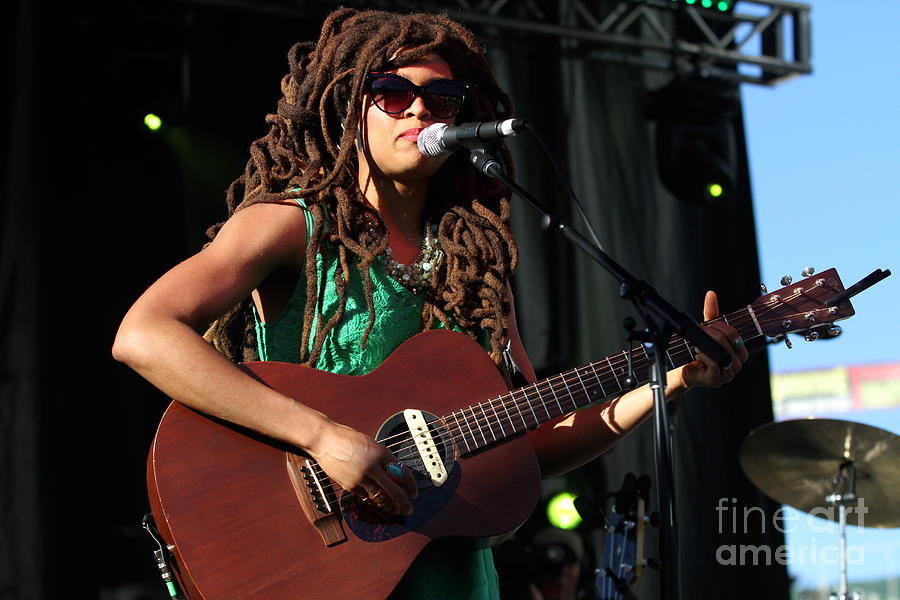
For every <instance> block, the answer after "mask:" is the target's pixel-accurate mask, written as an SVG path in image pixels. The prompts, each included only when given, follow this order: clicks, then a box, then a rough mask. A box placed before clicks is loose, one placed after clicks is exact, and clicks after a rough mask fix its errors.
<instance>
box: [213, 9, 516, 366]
mask: <svg viewBox="0 0 900 600" xmlns="http://www.w3.org/2000/svg"><path fill="white" fill-rule="evenodd" d="M429 55H438V56H440V57H441V58H443V59H444V60H445V61H446V62H447V63H448V64H450V65H451V67H452V69H453V71H454V76H455V77H456V78H458V79H462V80H465V81H468V82H470V83H474V84H475V87H474V93H472V94H471V95H470V96H468V97H467V99H466V103H465V106H464V107H463V110H462V111H461V112H460V114H459V117H458V119H459V121H460V122H462V121H472V120H479V121H484V120H494V119H502V118H505V117H508V116H509V115H510V114H511V113H512V102H511V101H510V99H509V97H508V96H507V95H506V94H505V93H504V92H503V91H502V90H501V89H500V88H499V86H498V85H497V82H496V81H495V79H494V77H493V74H492V73H491V71H490V68H489V67H488V64H487V61H486V59H485V55H484V50H483V48H482V47H481V46H480V44H479V43H478V42H477V40H476V39H475V37H474V36H473V34H472V33H471V32H470V31H469V30H468V29H466V28H464V27H463V26H461V25H460V24H458V23H456V22H455V21H452V20H451V19H449V18H447V17H446V16H443V15H434V14H409V15H402V14H396V13H390V12H384V11H375V10H366V11H357V10H354V9H347V8H341V9H338V10H336V11H335V12H333V13H331V15H329V17H328V18H327V19H326V21H325V23H324V24H323V26H322V31H321V35H320V37H319V39H318V41H317V42H316V43H315V44H311V43H298V44H295V45H294V46H293V47H292V48H291V49H290V51H289V52H288V63H289V66H290V71H289V73H288V74H287V75H285V76H284V77H283V79H282V81H281V91H282V98H281V100H280V101H279V102H278V109H277V112H276V113H275V114H270V115H267V116H266V122H267V123H269V124H270V125H271V127H270V129H269V132H268V134H266V135H265V136H264V137H262V138H260V139H258V140H256V141H254V142H253V143H252V145H251V146H250V158H249V160H248V161H247V165H246V167H245V169H244V173H243V175H242V176H241V177H239V178H238V179H236V180H235V181H234V182H232V184H231V185H230V186H229V188H228V192H227V204H228V215H229V217H230V216H231V215H232V214H234V212H235V211H237V210H240V209H242V208H244V207H247V206H249V205H251V204H255V203H259V202H266V203H286V202H293V200H294V199H297V198H304V199H305V202H306V205H307V207H308V208H309V210H311V212H312V215H313V217H314V223H315V225H314V226H313V230H312V231H311V232H310V234H309V235H310V237H309V244H308V246H307V250H306V266H305V270H306V288H307V289H306V292H307V296H306V297H307V303H306V312H305V315H304V323H303V330H302V331H303V333H302V339H301V341H300V356H299V362H300V363H301V364H307V365H315V364H316V361H317V360H318V358H319V355H320V353H321V350H322V344H323V342H324V340H325V336H326V335H327V334H328V332H329V331H331V330H332V329H333V328H334V327H335V325H336V324H337V323H338V322H339V321H340V319H341V317H342V316H343V313H344V309H345V306H346V292H347V284H348V282H349V280H350V268H351V264H352V262H354V261H355V262H356V267H357V269H358V270H359V271H360V273H361V275H362V280H363V284H364V289H365V295H366V300H367V303H368V307H369V323H368V327H367V329H366V331H365V333H364V335H363V338H362V346H363V348H364V347H365V343H366V340H367V338H368V335H369V333H370V332H371V330H372V327H373V324H374V320H375V313H374V306H373V300H372V294H373V284H372V280H371V276H370V273H369V266H370V265H371V263H372V261H374V260H375V259H376V257H377V256H378V255H379V254H381V253H382V252H383V251H384V249H385V248H386V246H387V239H386V236H383V237H382V238H381V239H380V241H378V242H375V243H374V245H373V244H372V243H369V242H368V241H367V238H366V236H365V233H364V231H363V227H362V226H361V225H360V223H361V218H360V216H361V214H362V213H363V211H364V210H366V209H365V206H364V204H363V202H362V201H361V200H360V197H359V194H358V187H359V186H358V182H357V167H356V163H355V160H356V157H355V145H354V144H355V138H356V130H357V128H356V124H358V123H360V122H361V120H362V117H363V113H362V111H363V106H362V102H360V101H359V99H360V98H362V96H363V92H364V86H365V80H366V74H367V73H369V72H373V71H380V70H384V69H386V68H397V67H401V66H404V65H408V64H410V63H413V62H414V61H416V60H419V59H422V58H425V57H426V56H429ZM499 152H500V155H501V157H502V159H503V161H504V162H505V163H506V164H507V166H508V168H509V169H511V168H512V162H511V160H510V156H509V153H508V151H507V149H506V147H505V146H504V145H502V144H500V145H499ZM426 217H429V218H432V219H434V220H439V226H438V234H437V235H438V238H439V240H440V245H441V249H442V250H443V251H444V253H445V256H446V259H445V260H444V261H443V263H442V264H441V266H440V267H439V268H438V270H437V271H436V272H435V273H434V275H433V279H432V281H433V282H434V285H433V288H432V290H431V291H430V292H429V293H428V295H427V296H426V299H425V303H424V308H423V311H422V328H423V330H424V329H429V328H431V326H432V324H433V323H434V322H435V320H439V321H440V322H441V323H443V324H444V326H449V325H450V323H451V322H455V323H456V324H458V325H459V327H461V328H462V329H463V331H465V332H466V333H467V334H469V335H470V336H472V337H475V336H477V335H478V334H479V333H480V332H481V331H485V332H489V334H490V346H491V350H490V355H491V358H492V359H493V360H494V362H495V363H497V364H500V363H501V357H502V351H503V349H504V348H505V346H506V344H507V341H508V335H507V315H508V313H509V307H508V303H507V302H506V288H505V282H506V280H507V277H508V276H509V275H510V273H511V272H512V271H513V269H515V266H516V263H517V261H518V248H517V246H516V243H515V241H514V239H513V237H512V233H511V231H510V229H509V196H508V195H507V194H506V193H504V192H503V191H502V189H501V188H500V186H499V185H498V184H497V183H496V182H494V181H493V180H488V179H487V178H485V177H481V176H479V175H478V174H477V173H476V172H475V170H474V169H473V168H472V167H471V166H469V164H468V163H467V161H466V157H465V156H463V155H460V154H457V155H453V156H451V157H450V158H449V159H447V161H446V163H445V164H444V165H443V166H442V167H441V169H440V170H439V171H438V172H437V173H436V174H435V175H434V176H433V177H432V179H431V184H430V187H429V196H428V202H427V206H426ZM326 220H327V222H329V223H331V224H332V227H329V228H326V227H324V224H325V222H326ZM222 225H223V223H219V224H217V225H214V226H213V227H210V229H209V231H208V232H207V234H208V236H209V237H210V239H213V238H214V237H215V235H216V234H217V233H218V231H219V229H220V228H221V227H222ZM326 240H327V241H328V242H330V245H326V244H323V241H326ZM329 246H330V247H331V248H332V249H333V250H336V252H337V253H338V259H339V268H338V269H336V270H335V275H334V283H335V286H336V290H337V293H338V296H339V302H338V310H337V311H336V312H335V314H334V315H332V317H331V318H330V319H328V321H327V322H326V323H324V324H320V325H318V326H317V327H316V329H317V332H316V335H315V338H314V340H313V341H312V348H311V349H310V340H309V338H310V335H311V331H312V326H313V323H314V322H315V320H316V317H317V315H316V312H317V310H319V309H320V307H319V302H318V298H319V294H320V292H321V290H322V289H323V285H324V282H321V281H318V280H317V271H316V255H317V254H319V253H322V254H326V253H327V252H328V247H329ZM251 306H252V303H251V301H250V299H247V300H245V301H244V302H242V303H241V304H240V305H238V306H236V307H234V308H233V309H232V310H231V311H229V313H227V314H226V315H224V316H223V317H222V318H220V319H219V320H218V321H216V323H214V324H213V326H212V327H211V328H210V330H209V332H207V336H206V337H207V339H208V340H210V341H211V342H212V343H213V344H214V345H215V347H216V348H217V349H219V351H221V352H222V353H224V354H225V355H226V356H228V357H229V358H230V359H232V360H239V359H243V360H252V359H255V358H256V339H255V332H254V327H253V318H252V312H251ZM319 318H322V317H321V316H320V317H319ZM236 338H237V339H236ZM238 340H240V341H238ZM241 349H242V350H243V351H242V352H240V350H241ZM239 354H240V355H241V356H239Z"/></svg>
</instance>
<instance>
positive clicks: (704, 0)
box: [672, 0, 736, 12]
mask: <svg viewBox="0 0 900 600" xmlns="http://www.w3.org/2000/svg"><path fill="white" fill-rule="evenodd" d="M735 1H736V0H699V4H700V6H702V7H703V8H710V9H711V8H713V7H715V8H716V9H718V10H719V12H729V11H730V10H731V9H732V8H734V3H735ZM672 2H673V3H675V4H677V3H682V4H686V5H688V6H694V5H695V4H698V0H672Z"/></svg>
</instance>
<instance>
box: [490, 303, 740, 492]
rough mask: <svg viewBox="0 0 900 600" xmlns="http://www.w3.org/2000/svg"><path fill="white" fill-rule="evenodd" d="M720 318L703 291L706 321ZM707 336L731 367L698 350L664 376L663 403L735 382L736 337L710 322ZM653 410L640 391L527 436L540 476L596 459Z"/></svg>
mask: <svg viewBox="0 0 900 600" xmlns="http://www.w3.org/2000/svg"><path fill="white" fill-rule="evenodd" d="M508 293H509V298H510V318H509V339H510V342H511V348H510V349H511V352H512V355H513V359H514V360H515V361H516V363H517V364H518V366H519V368H520V369H521V370H522V372H523V374H524V375H525V377H526V379H528V381H529V382H533V381H534V380H535V374H534V369H533V367H532V366H531V362H530V361H529V360H528V356H527V354H526V352H525V348H524V347H523V345H522V340H521V338H520V337H519V332H518V328H517V327H516V319H515V307H514V305H513V300H512V292H511V291H510V292H508ZM718 315H719V306H718V300H717V298H716V295H715V293H714V292H707V294H706V298H705V300H704V304H703V318H704V320H705V321H709V320H711V319H714V318H715V317H717V316H718ZM704 329H705V330H706V332H707V333H708V334H709V335H710V336H711V337H712V338H713V339H714V340H716V341H717V342H718V343H719V344H720V345H721V346H722V347H723V348H725V349H726V350H728V352H729V354H731V360H732V363H731V365H730V366H728V367H726V368H724V369H723V368H720V367H719V366H718V365H716V364H715V362H713V360H712V359H711V358H709V357H708V356H706V355H705V354H703V353H702V352H700V351H699V350H698V351H697V353H696V354H697V358H696V360H694V361H693V362H690V363H688V364H686V365H684V366H682V367H678V368H677V369H673V370H671V371H669V372H668V374H667V376H666V380H667V387H666V398H667V399H672V398H675V397H676V396H679V395H680V394H682V393H684V392H685V391H687V390H688V389H690V388H692V387H695V386H704V387H719V386H721V385H723V384H724V383H727V382H729V381H731V380H732V379H734V376H735V375H736V374H737V373H738V372H739V371H740V370H741V367H742V365H743V363H744V362H745V361H746V360H747V357H748V353H747V349H746V348H745V347H744V345H743V343H741V342H740V340H739V337H740V336H739V334H738V332H737V331H736V330H735V329H734V328H733V327H730V326H728V325H726V324H725V323H720V322H716V323H712V324H710V325H707V326H705V327H704ZM652 410H653V394H652V392H651V390H650V388H649V386H646V385H644V386H642V387H639V388H637V389H635V390H632V391H630V392H627V393H625V394H623V395H621V396H619V397H618V398H615V399H613V400H611V401H607V402H603V403H600V404H595V405H593V406H590V407H588V408H585V409H583V410H580V411H576V412H574V413H570V414H568V415H563V416H561V417H557V418H556V419H553V420H551V421H548V422H547V423H544V424H543V425H541V426H540V427H538V428H537V429H536V430H534V431H531V432H529V434H528V435H529V438H530V439H531V443H532V444H533V445H534V450H535V453H536V454H537V459H538V464H539V466H540V469H541V477H542V478H544V479H549V478H551V477H556V476H558V475H562V474H563V473H567V472H568V471H571V470H572V469H575V468H577V467H580V466H581V465H583V464H585V463H587V462H589V461H591V460H593V459H595V458H597V457H598V456H600V455H601V454H603V453H604V452H606V451H607V450H608V449H609V448H611V447H612V446H613V445H614V444H615V443H616V442H618V441H619V440H620V439H622V437H624V436H625V435H626V434H627V433H628V432H629V431H631V430H632V429H634V428H635V427H637V426H638V425H640V424H641V423H642V422H643V421H644V419H646V418H647V416H649V415H650V413H651V412H652Z"/></svg>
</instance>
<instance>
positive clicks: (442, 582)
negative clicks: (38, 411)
mask: <svg viewBox="0 0 900 600" xmlns="http://www.w3.org/2000/svg"><path fill="white" fill-rule="evenodd" d="M300 204H301V207H302V206H303V204H302V202H301V203H300ZM303 210H304V212H305V213H306V229H307V232H310V231H312V225H313V221H312V215H311V213H310V212H309V211H308V210H306V209H305V207H304V208H303ZM330 250H331V251H330V252H329V253H328V254H329V258H328V264H327V265H326V264H324V263H325V260H323V258H322V255H321V254H319V255H318V256H317V257H316V264H317V276H318V279H319V281H322V277H323V271H324V278H325V282H326V283H325V290H324V293H323V294H322V299H321V300H322V305H323V309H324V310H323V314H324V315H325V318H326V319H327V318H329V317H330V316H331V315H333V314H334V312H335V311H336V309H337V305H338V295H337V292H336V290H335V286H334V271H335V269H336V268H337V267H338V262H339V261H338V257H337V251H336V250H334V249H333V248H332V249H330ZM350 273H351V275H350V284H349V286H348V289H347V305H346V308H345V312H344V316H343V318H342V319H341V321H340V322H339V323H338V324H337V325H336V326H335V327H334V328H333V329H332V330H331V331H330V332H329V333H328V335H327V336H326V338H325V341H324V343H323V345H322V354H321V357H320V359H319V361H318V364H317V365H316V368H318V369H322V370H324V371H328V372H331V373H337V374H341V375H364V374H366V373H369V372H370V371H372V370H374V369H375V368H376V367H378V366H379V365H380V364H381V363H382V362H383V361H384V360H385V359H386V358H387V357H388V356H389V355H390V354H391V352H393V351H394V350H395V349H396V348H397V347H398V346H399V345H400V344H401V343H402V342H404V341H405V340H406V339H408V338H409V337H411V336H413V335H415V334H417V333H419V331H420V320H421V314H422V306H423V298H422V297H421V296H417V295H415V294H413V293H412V292H410V291H409V290H408V289H406V288H405V287H403V286H402V285H400V283H398V282H397V281H395V280H394V279H393V278H391V277H390V276H388V275H387V274H386V273H385V271H384V263H383V262H382V258H381V257H379V258H378V259H376V260H375V262H373V263H372V267H371V277H372V283H373V285H374V293H373V302H374V306H375V325H374V327H373V329H372V332H371V333H370V334H369V338H368V340H367V342H366V349H365V350H364V351H361V350H360V349H359V345H360V341H361V339H362V335H363V332H364V331H365V329H366V327H367V325H368V319H369V310H368V306H367V304H366V298H365V292H364V289H363V282H362V276H361V275H360V273H359V270H358V269H356V268H355V267H353V268H351V269H350ZM305 306H306V282H305V280H304V278H303V277H301V278H300V281H299V282H298V284H297V287H296V288H295V290H294V293H293V294H292V296H291V299H290V301H289V302H288V305H287V307H286V308H285V310H284V311H283V313H282V314H281V315H280V316H279V317H278V318H277V319H276V320H274V321H273V322H271V323H263V322H262V321H261V320H260V319H259V316H258V315H257V314H256V311H255V310H254V317H255V320H256V335H257V344H258V350H259V357H260V360H269V361H280V362H296V361H297V360H298V357H299V354H300V352H299V348H300V335H301V332H302V328H303V314H304V308H305ZM316 325H317V323H314V325H313V334H312V335H311V336H310V339H312V338H313V337H314V335H315V327H316ZM391 598H395V599H401V598H403V599H407V598H408V599H413V598H415V599H419V598H440V599H447V600H457V599H458V600H464V599H465V600H489V599H499V598H500V592H499V585H498V578H497V572H496V569H495V568H494V561H493V556H492V553H491V550H490V548H484V547H480V546H479V545H478V544H476V543H473V544H469V545H466V544H461V543H459V542H457V541H454V540H438V541H436V542H433V543H431V544H430V545H428V546H427V547H426V548H425V549H424V550H423V551H422V553H421V554H420V555H419V557H418V558H417V559H416V560H415V561H414V562H413V564H412V565H411V566H410V568H409V570H408V571H407V573H406V575H405V576H404V577H403V579H402V580H401V582H400V584H399V585H398V586H397V588H396V589H395V590H394V592H393V593H392V594H391Z"/></svg>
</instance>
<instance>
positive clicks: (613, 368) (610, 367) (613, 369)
mask: <svg viewBox="0 0 900 600" xmlns="http://www.w3.org/2000/svg"><path fill="white" fill-rule="evenodd" d="M606 362H607V363H608V364H609V370H610V372H611V373H612V376H613V379H615V380H616V385H617V386H619V391H621V390H622V389H623V388H622V384H621V383H619V377H618V376H617V375H616V369H615V367H613V364H612V361H610V360H609V357H608V356H607V357H606Z"/></svg>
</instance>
